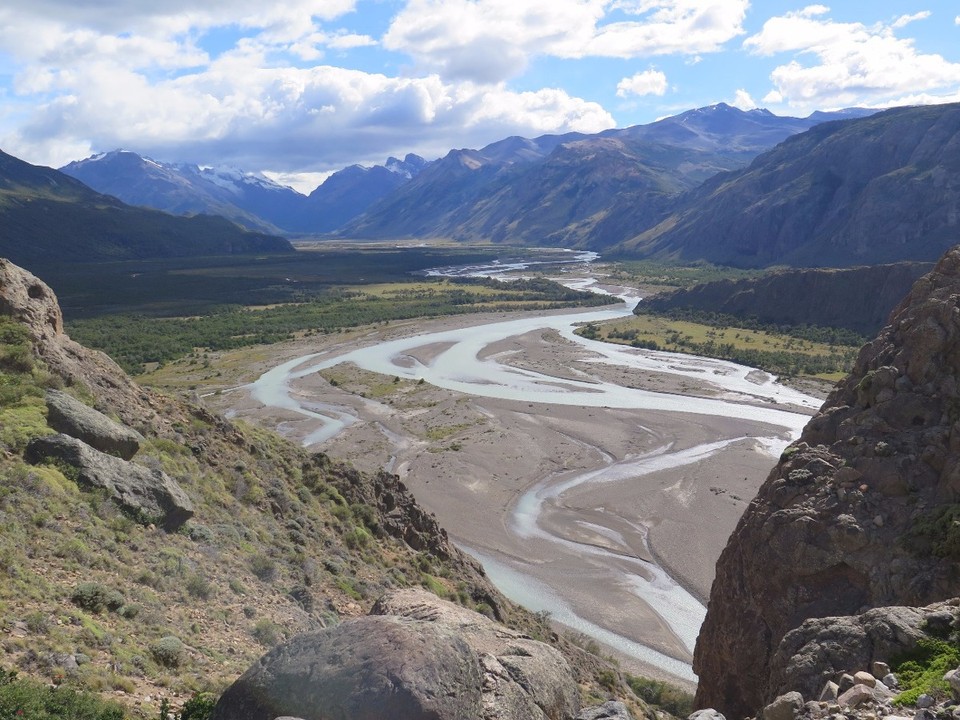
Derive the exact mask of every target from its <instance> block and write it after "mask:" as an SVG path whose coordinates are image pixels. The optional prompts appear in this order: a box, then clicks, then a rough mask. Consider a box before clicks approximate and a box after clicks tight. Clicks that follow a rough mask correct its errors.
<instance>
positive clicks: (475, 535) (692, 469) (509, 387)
mask: <svg viewBox="0 0 960 720" xmlns="http://www.w3.org/2000/svg"><path fill="white" fill-rule="evenodd" d="M579 259H580V260H583V259H589V258H582V257H581V258H579ZM505 269H511V270H515V269H517V268H515V267H513V266H510V267H509V268H506V267H505V266H504V265H499V266H493V267H488V268H483V267H473V268H470V269H465V268H455V269H454V268H448V269H443V270H440V271H437V273H438V274H450V275H462V274H497V273H500V272H503V271H504V270H505ZM562 281H563V282H564V283H565V284H568V285H570V286H572V287H580V288H586V289H592V290H594V291H596V292H604V293H612V294H615V295H616V296H617V297H618V298H619V300H620V302H619V303H618V304H616V305H610V306H607V307H604V308H603V309H600V310H596V309H594V310H585V311H584V310H581V311H576V312H564V313H560V314H548V315H543V316H531V315H526V316H523V317H516V318H510V319H503V320H499V321H496V322H487V323H485V324H477V325H475V324H470V322H469V321H467V322H466V323H465V325H464V326H460V327H454V328H450V329H445V330H441V331H438V332H428V333H421V334H414V335H411V336H409V337H400V338H394V339H389V340H384V341H381V342H374V343H372V344H368V345H366V346H363V347H353V348H350V347H337V346H334V347H330V348H326V349H324V350H321V351H318V352H315V353H310V354H307V355H303V356H301V357H298V358H295V359H293V360H290V361H288V362H285V363H283V364H281V365H278V366H277V367H275V368H273V369H271V370H269V371H268V372H266V373H264V374H263V375H262V376H261V377H260V378H259V379H258V380H256V381H255V382H254V383H253V384H252V385H251V386H249V388H247V389H248V391H249V393H250V396H251V397H252V398H253V399H255V400H256V401H257V402H258V403H260V404H262V405H263V406H265V407H268V408H275V409H278V410H282V411H284V412H286V413H287V414H288V415H292V416H297V417H300V418H301V422H299V424H298V429H297V432H296V435H297V437H298V438H299V439H300V440H301V441H302V442H303V443H304V444H305V445H308V446H311V447H314V448H316V449H325V447H326V445H328V444H329V443H330V442H331V441H333V440H335V439H337V438H339V437H342V436H343V435H345V434H349V433H351V432H354V431H356V430H357V428H358V426H363V425H368V426H369V425H371V423H373V424H375V425H377V426H378V431H379V432H380V434H381V435H382V436H383V438H385V440H384V442H386V443H387V444H388V445H389V446H390V447H391V450H390V455H389V461H387V460H386V459H384V462H383V465H384V466H386V467H388V468H389V469H391V470H392V471H398V472H401V473H406V477H405V479H408V484H410V485H411V488H412V489H413V491H414V493H415V495H416V496H417V497H418V500H420V501H421V503H423V504H425V505H426V506H427V507H428V508H430V509H432V510H434V512H436V513H437V514H438V517H439V519H440V522H441V524H442V525H444V526H445V527H446V528H447V530H448V532H449V533H450V535H451V537H452V538H453V539H454V540H455V541H456V542H457V543H458V544H459V545H460V546H461V547H462V548H463V549H464V550H466V551H467V552H469V553H471V554H472V555H473V556H474V557H476V558H477V559H479V560H480V561H481V562H482V563H483V565H484V567H485V569H486V571H487V573H488V575H489V576H490V578H491V579H492V580H493V581H494V583H495V584H497V585H498V587H499V588H500V589H501V590H502V591H503V592H504V594H506V595H507V596H508V597H510V598H511V599H514V600H515V601H517V602H519V603H521V604H523V605H525V606H527V607H529V608H530V609H532V610H535V611H547V612H549V613H550V614H551V617H552V619H554V620H555V621H557V622H558V623H560V624H562V625H564V626H566V627H568V628H571V629H573V630H574V631H576V632H579V633H583V634H584V635H586V636H588V637H592V638H594V639H596V640H598V641H599V642H601V643H603V644H604V645H606V646H607V647H608V648H612V649H613V650H615V651H616V652H617V653H618V654H619V655H620V656H621V657H626V658H633V659H635V660H636V661H638V662H639V663H641V664H642V665H643V666H645V667H649V666H652V667H655V668H658V669H659V670H661V671H662V672H664V673H667V674H668V675H670V676H673V677H676V678H679V679H681V680H684V681H686V682H688V683H689V682H695V680H696V678H695V676H694V675H693V673H692V671H691V669H690V665H689V662H690V657H691V653H692V650H693V645H694V642H695V640H696V636H697V632H698V631H699V627H700V624H701V623H702V620H703V616H704V613H705V608H704V604H703V602H704V597H705V594H706V592H705V588H706V587H707V586H708V580H709V577H710V576H712V575H711V573H712V566H710V567H709V568H700V569H697V568H695V567H694V563H693V561H692V560H691V559H690V558H686V557H684V553H685V551H689V552H690V553H699V554H700V555H702V556H703V558H704V559H703V563H709V562H713V561H714V559H715V557H716V554H718V553H719V547H717V545H718V544H719V538H722V537H725V536H726V533H728V532H729V531H730V529H732V526H731V527H727V526H728V525H731V523H732V522H735V518H736V516H737V515H738V514H739V512H742V507H743V505H744V504H745V502H746V501H748V500H749V496H748V495H747V494H746V493H747V492H748V491H749V488H750V487H754V488H755V486H756V485H758V484H759V481H760V480H761V479H762V475H763V474H765V470H764V468H769V467H771V466H772V465H773V462H774V458H775V457H776V456H777V455H779V453H780V452H781V451H782V449H783V448H784V447H785V446H786V445H787V444H788V443H789V442H790V441H791V440H792V439H794V438H795V437H797V435H798V434H799V432H800V430H801V429H802V427H803V426H804V425H805V424H806V422H807V420H808V419H809V416H810V414H812V412H813V411H815V410H816V408H817V407H819V405H820V404H821V401H820V400H818V399H816V398H813V397H810V396H807V395H804V394H802V393H800V392H797V391H795V390H792V389H790V388H788V387H785V386H783V385H781V384H779V383H777V382H776V381H775V379H774V378H772V377H770V376H768V375H766V374H764V373H760V372H758V371H756V370H752V369H751V368H747V367H743V366H739V365H735V364H733V363H727V362H723V361H717V360H712V359H708V358H699V357H691V356H681V355H676V354H671V353H660V352H653V351H647V350H637V349H634V348H628V347H624V346H616V345H610V344H607V343H602V342H598V341H594V340H589V339H586V338H582V337H580V336H578V335H576V334H575V333H574V330H575V328H576V326H577V325H578V324H582V323H585V322H604V321H607V320H613V319H617V318H621V317H625V316H628V315H629V314H630V313H631V312H632V310H633V308H634V306H635V305H636V303H637V301H638V300H639V297H638V296H637V294H636V292H635V291H632V290H630V289H628V288H609V287H601V286H600V285H599V284H598V283H597V281H596V280H595V279H594V278H591V277H589V276H588V275H585V274H581V275H579V276H576V277H575V276H573V274H570V273H568V274H567V275H566V276H565V278H564V279H563V280H562ZM544 338H546V339H549V341H550V343H552V345H550V346H549V347H547V349H546V350H543V349H542V348H541V349H540V350H539V352H541V353H544V352H546V353H548V355H549V357H550V358H551V361H552V363H553V364H557V363H559V364H560V365H562V367H563V368H564V371H563V372H558V371H557V370H556V368H555V367H553V364H552V365H551V369H549V370H548V371H543V370H542V369H538V367H536V366H535V365H536V363H535V362H530V361H529V360H530V358H531V357H533V355H531V354H530V353H529V352H528V353H526V354H524V353H523V352H521V350H518V349H517V348H522V347H526V346H533V345H537V344H538V343H539V345H543V344H544V343H545V342H546V340H544ZM524 343H526V346H525V345H524ZM552 348H556V352H554V350H553V349H552ZM561 355H562V356H563V358H569V362H567V361H566V360H564V359H562V358H560V356H561ZM522 357H525V358H526V359H527V362H519V361H518V358H522ZM554 361H555V362H554ZM344 364H349V365H351V366H355V367H357V368H360V369H362V370H364V371H367V372H372V373H379V374H382V375H386V376H390V377H396V378H400V379H404V380H410V381H415V382H416V383H420V381H423V382H425V383H429V384H430V385H432V386H434V387H435V388H439V389H442V390H444V391H447V392H448V393H451V394H452V396H453V395H455V396H457V397H461V398H462V399H465V400H464V402H462V403H461V405H464V403H465V404H466V406H468V407H469V409H470V410H472V411H475V412H476V413H481V414H482V416H483V417H487V416H489V417H490V418H497V419H498V422H499V423H500V424H499V425H496V428H499V429H501V433H500V434H501V438H503V439H502V440H501V441H500V442H501V445H500V446H497V445H490V446H489V448H487V449H484V450H482V451H479V450H478V451H476V452H475V453H474V454H473V455H471V454H470V453H469V452H463V453H453V454H451V453H448V454H447V455H449V456H450V457H451V458H452V460H451V462H454V461H455V462H456V463H458V464H457V465H455V466H454V465H451V466H450V467H451V468H454V469H453V470H451V476H455V478H456V479H455V480H448V481H447V482H448V485H447V486H446V487H447V490H448V491H449V492H450V493H451V497H454V496H455V498H454V499H452V500H450V501H449V502H447V501H446V500H444V499H443V498H441V497H440V496H439V495H438V493H443V492H445V491H444V489H443V488H441V489H440V490H438V489H437V487H438V482H436V481H435V482H434V484H433V485H432V486H427V485H423V484H420V485H418V484H417V483H416V482H410V480H409V478H417V477H419V474H418V472H416V470H417V468H418V467H425V465H424V463H425V462H427V461H430V462H431V463H432V465H431V467H433V468H437V467H438V464H439V463H440V462H441V458H440V457H439V456H437V457H433V458H430V457H429V456H427V454H425V453H423V452H420V451H417V452H416V453H415V452H414V451H415V450H417V444H416V443H414V442H412V441H410V440H409V438H407V437H406V436H405V435H404V433H403V430H402V425H401V424H399V421H397V422H392V421H391V420H392V419H393V418H394V417H395V415H396V412H395V411H393V410H392V409H391V408H388V407H386V406H383V405H381V406H380V407H374V405H376V403H375V402H374V401H371V400H365V401H364V403H363V404H362V405H361V406H358V405H356V404H352V405H351V404H349V403H346V402H344V401H343V399H342V396H341V395H338V394H337V393H336V392H335V391H334V390H335V389H334V388H330V387H329V386H326V385H325V384H323V383H320V382H318V381H317V380H316V378H317V377H318V375H317V374H318V373H319V372H321V371H324V370H328V369H330V368H335V367H338V366H344ZM638 377H657V378H667V380H666V381H665V383H666V385H665V387H666V388H667V389H666V390H665V391H656V390H652V389H650V388H649V387H643V386H642V385H643V383H636V382H634V380H635V379H636V378H638ZM308 380H309V381H310V383H311V384H309V385H305V384H304V383H305V382H307V381H308ZM687 383H689V385H690V387H692V388H695V390H693V391H691V392H689V393H685V391H684V390H683V388H685V387H687ZM358 407H359V408H360V410H358ZM363 408H366V409H368V410H370V412H369V413H364V412H362V411H361V410H362V409H363ZM375 418H379V419H376V421H375V422H374V420H375ZM504 418H510V421H509V422H510V423H513V424H512V425H509V423H507V421H506V420H504ZM491 422H492V421H491ZM510 427H515V428H519V429H520V430H521V431H522V432H526V433H527V436H526V437H527V440H526V442H527V443H528V444H527V445H523V441H521V440H517V441H516V442H514V441H513V440H512V439H511V438H512V436H510V435H509V433H508V432H507V430H508V429H509V428H510ZM524 428H528V429H527V430H524ZM486 432H487V433H488V434H490V433H492V430H490V429H488V430H487V431H486ZM547 433H549V435H548V434H547ZM545 438H546V439H545ZM507 447H511V448H513V449H515V450H516V448H520V449H519V450H517V451H516V465H517V467H518V468H520V467H523V468H524V469H523V470H522V471H520V470H518V471H517V472H516V473H515V476H511V478H510V482H509V483H508V485H503V486H502V487H494V488H493V489H490V486H496V485H497V482H498V480H497V478H498V477H500V476H499V475H497V474H496V473H493V471H491V470H490V468H491V467H494V464H493V463H492V461H491V459H490V453H497V452H502V453H506V452H507V450H506V448H507ZM525 447H526V448H528V450H526V451H524V450H523V448H525ZM498 448H499V449H498ZM538 448H539V449H542V450H543V454H544V458H541V459H540V460H536V459H533V458H531V457H525V456H529V455H532V454H535V453H536V451H537V450H538ZM560 457H564V458H568V459H565V460H564V462H563V463H561V462H559V460H557V458H560ZM471 458H474V460H473V461H472V462H473V464H472V465H471ZM418 463H419V464H418ZM507 465H509V463H507ZM497 467H501V466H497ZM437 472H439V471H437ZM484 473H486V475H487V476H484ZM502 475H503V476H504V477H506V475H507V474H506V473H502ZM734 475H736V481H737V483H740V484H738V485H735V486H734V485H728V484H724V481H725V478H727V476H730V477H733V476H734ZM740 475H743V476H744V477H743V480H742V481H741V480H740ZM436 477H439V476H436ZM713 478H719V479H713ZM424 482H425V481H424ZM504 482H505V481H504ZM731 482H732V481H731ZM709 483H713V484H711V485H710V487H709V490H710V491H711V492H708V491H707V487H706V486H707V484H709ZM730 487H735V488H741V490H740V492H741V495H740V496H738V495H737V494H736V493H735V492H733V491H732V490H730ZM743 487H747V490H742V488H743ZM476 488H480V490H476ZM468 491H470V492H468ZM473 491H475V492H473ZM471 492H473V494H471ZM484 493H486V494H484ZM731 498H733V499H731ZM471 503H473V510H472V511H471ZM445 515H446V517H445ZM701 523H711V527H710V528H708V529H704V530H703V531H702V532H701V530H698V529H697V526H698V525H699V524H701ZM714 526H716V527H714ZM651 533H653V534H654V535H655V537H653V539H654V542H652V543H651V537H652V536H651ZM668 556H669V557H668ZM663 558H668V559H669V558H674V559H675V562H665V561H664V559H663ZM672 567H676V568H677V572H676V573H672V571H671V569H670V568H672ZM691 567H694V570H689V568H691ZM684 568H688V570H684ZM698 573H699V574H698ZM673 574H676V575H677V576H678V577H674V576H673ZM680 576H683V577H680ZM701 576H703V577H706V578H707V579H706V580H702V581H699V582H698V580H697V578H699V577H701ZM691 578H692V579H691Z"/></svg>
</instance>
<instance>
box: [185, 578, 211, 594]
mask: <svg viewBox="0 0 960 720" xmlns="http://www.w3.org/2000/svg"><path fill="white" fill-rule="evenodd" d="M185 586H186V588H187V592H188V593H189V594H190V597H193V598H198V599H200V600H208V599H209V598H210V596H211V595H213V591H214V587H213V583H212V582H210V581H209V580H207V578H206V577H204V576H203V575H201V574H199V573H192V574H191V575H190V576H189V577H188V578H187V582H186V584H185Z"/></svg>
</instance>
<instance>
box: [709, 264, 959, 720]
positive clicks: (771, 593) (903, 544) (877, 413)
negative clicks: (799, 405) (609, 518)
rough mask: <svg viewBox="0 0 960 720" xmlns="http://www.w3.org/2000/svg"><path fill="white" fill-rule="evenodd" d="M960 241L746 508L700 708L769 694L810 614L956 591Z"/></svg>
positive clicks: (723, 575)
mask: <svg viewBox="0 0 960 720" xmlns="http://www.w3.org/2000/svg"><path fill="white" fill-rule="evenodd" d="M958 376H960V249H958V248H954V249H952V250H950V251H948V252H947V253H946V255H944V257H943V258H942V259H941V260H940V261H939V263H938V264H937V265H936V267H935V268H934V270H933V271H932V272H930V273H929V274H928V275H926V276H924V277H923V278H921V279H920V280H918V281H917V283H916V284H915V285H914V287H913V289H912V290H911V292H910V293H909V295H908V296H907V297H906V298H905V299H904V300H903V301H902V302H901V303H900V305H899V306H898V307H897V308H896V309H895V310H894V311H893V313H892V314H891V316H890V321H889V324H888V325H887V326H886V327H885V328H884V329H883V330H882V331H881V332H880V334H879V336H878V337H877V338H876V339H875V340H874V341H873V342H871V343H869V344H867V345H866V346H864V348H863V349H862V350H861V352H860V355H859V358H858V360H857V362H856V365H855V367H854V369H853V371H852V372H851V374H850V375H849V376H848V377H847V378H846V379H845V380H844V381H842V382H841V383H840V384H839V385H838V386H837V388H836V389H835V390H834V391H833V393H832V394H831V395H830V396H829V397H828V398H827V400H826V402H825V403H824V405H823V407H822V409H821V410H820V412H819V413H818V414H817V415H816V417H814V418H813V419H812V420H811V421H810V423H809V424H808V425H807V427H806V428H805V430H804V431H803V434H802V436H801V438H800V439H799V440H798V441H797V442H795V443H794V444H793V445H791V446H790V447H789V448H787V450H786V451H785V452H784V453H783V455H782V456H781V458H780V462H779V463H778V464H777V466H776V467H775V468H774V469H773V471H772V472H771V473H770V476H769V477H768V478H767V480H766V481H765V482H764V484H763V486H762V487H761V488H760V490H759V492H758V494H757V496H756V498H755V499H754V500H753V501H752V502H751V503H750V505H749V506H748V508H747V510H746V512H745V513H744V515H743V517H742V518H741V520H740V522H739V524H738V525H737V528H736V530H735V531H734V533H733V535H732V536H731V537H730V540H729V542H728V544H727V547H726V548H725V549H724V551H723V553H722V554H721V556H720V559H719V561H718V563H717V574H716V579H715V580H714V584H713V588H712V591H711V594H710V602H709V607H708V610H707V617H706V620H705V622H704V624H703V627H702V629H701V632H700V637H699V639H698V641H697V646H696V651H695V653H694V661H693V663H694V670H695V671H696V673H697V674H698V675H699V677H700V685H699V688H698V692H697V705H698V707H706V706H711V707H715V708H718V709H720V710H721V711H722V712H723V713H724V714H726V716H727V717H733V718H741V717H745V716H747V715H753V714H755V713H756V712H757V711H758V710H759V709H761V708H763V706H764V705H765V704H766V703H768V702H770V701H771V700H773V697H771V693H775V692H776V690H777V688H775V687H773V683H772V682H771V679H770V677H769V674H770V666H771V659H772V657H773V655H774V653H775V652H776V650H777V647H778V645H779V644H780V641H781V640H782V639H783V637H784V636H785V635H786V634H787V633H788V632H789V631H791V630H793V629H794V628H797V627H798V626H800V625H801V623H803V621H804V620H806V619H808V618H818V617H826V616H835V615H855V614H858V613H862V612H864V611H866V610H868V609H870V608H875V607H881V606H888V605H927V604H930V603H933V602H935V601H938V600H943V599H945V598H949V597H954V596H956V595H958V594H960V566H958V565H957V562H956V561H957V560H958V559H960V522H958V521H960V387H958V381H957V378H958Z"/></svg>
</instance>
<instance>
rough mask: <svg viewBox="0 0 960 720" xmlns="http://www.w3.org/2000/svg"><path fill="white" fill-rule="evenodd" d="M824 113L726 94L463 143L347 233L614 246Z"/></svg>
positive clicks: (350, 225)
mask: <svg viewBox="0 0 960 720" xmlns="http://www.w3.org/2000/svg"><path fill="white" fill-rule="evenodd" d="M848 112H849V113H850V114H854V115H859V114H862V113H868V112H870V111H860V110H852V111H848ZM821 115H823V114H821ZM821 120H822V118H820V117H818V118H808V119H798V118H785V117H779V116H777V115H774V114H772V113H770V112H768V111H766V110H751V111H747V112H744V111H742V110H738V109H736V108H733V107H730V106H729V105H725V104H723V103H721V104H719V105H713V106H710V107H706V108H700V109H699V110H691V111H689V112H686V113H683V114H681V115H678V116H675V117H671V118H666V119H664V120H661V121H658V122H656V123H651V124H650V125H641V126H636V127H631V128H626V129H618V130H608V131H605V132H602V133H599V134H597V135H584V134H580V133H570V134H566V135H545V136H542V137H539V138H535V139H533V140H528V139H525V138H518V137H514V138H507V139H505V140H501V141H499V142H496V143H493V144H491V145H488V146H486V147H484V148H482V149H480V150H469V149H464V150H453V151H451V152H450V153H449V154H448V155H447V156H446V157H444V158H442V159H441V160H438V161H436V162H434V163H432V164H431V165H430V166H429V167H427V168H425V169H424V170H423V172H421V173H420V175H419V176H417V177H416V178H415V179H414V180H412V181H411V182H409V183H406V184H404V185H402V186H401V187H399V188H398V189H397V190H396V191H395V192H393V193H391V194H390V195H388V196H386V197H384V198H383V200H381V201H380V202H378V203H376V204H375V205H373V206H372V207H371V208H370V209H369V210H368V211H367V213H366V214H365V215H363V216H360V217H359V218H357V219H356V220H355V221H353V222H351V223H349V224H348V225H346V226H345V227H344V228H343V229H342V230H341V231H340V234H341V235H344V236H352V237H370V238H391V237H449V238H454V239H458V240H494V241H498V242H499V241H511V242H518V243H526V244H534V245H562V246H569V247H581V248H591V249H603V248H605V247H608V246H610V245H612V244H615V243H618V242H621V241H622V240H624V239H626V238H629V237H631V236H632V235H635V234H636V231H637V229H638V228H646V227H649V226H650V225H652V224H655V223H656V222H658V221H659V220H660V219H662V218H663V217H665V216H666V214H667V212H668V211H669V209H670V208H671V207H672V203H673V202H674V200H675V198H676V197H678V196H679V195H680V194H681V193H683V192H684V191H687V190H691V189H693V188H694V187H696V186H698V185H699V184H700V183H702V182H703V181H704V180H706V179H707V178H709V177H711V176H713V175H715V174H716V173H718V172H721V171H726V170H731V169H734V168H739V167H742V166H744V165H745V164H747V163H748V162H749V161H750V160H751V159H752V158H753V157H755V156H756V155H757V154H758V153H760V152H762V151H764V150H766V149H769V148H770V147H772V146H773V145H775V144H776V143H778V142H780V141H782V140H783V139H785V138H787V137H789V136H790V135H793V134H795V133H798V132H801V131H803V130H806V129H808V128H809V127H811V126H812V125H814V124H815V123H816V122H819V121H821Z"/></svg>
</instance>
